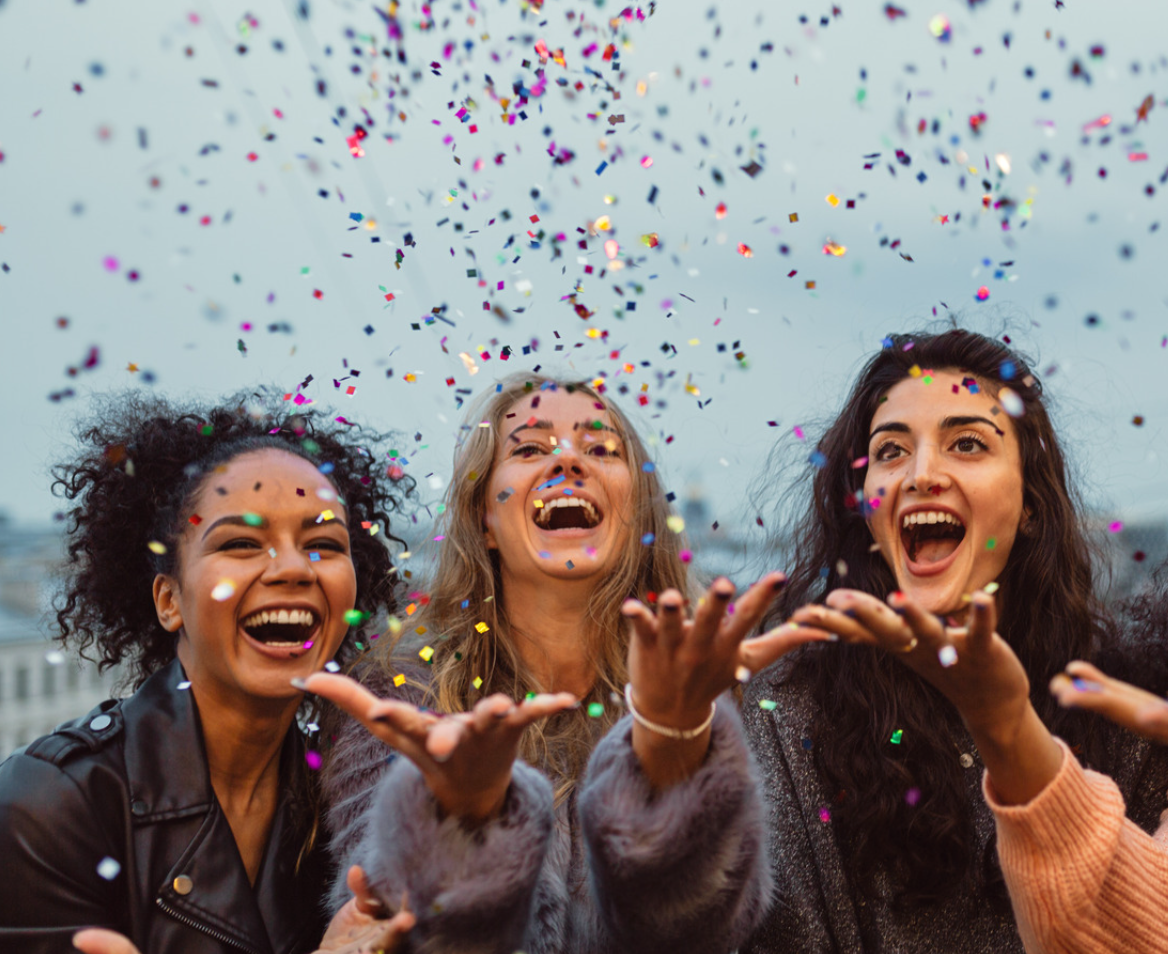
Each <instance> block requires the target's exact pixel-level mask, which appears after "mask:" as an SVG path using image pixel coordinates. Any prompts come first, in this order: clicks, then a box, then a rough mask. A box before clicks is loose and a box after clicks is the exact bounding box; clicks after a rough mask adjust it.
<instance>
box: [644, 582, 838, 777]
mask: <svg viewBox="0 0 1168 954" xmlns="http://www.w3.org/2000/svg"><path fill="white" fill-rule="evenodd" d="M785 582H786V577H784V576H783V574H782V573H770V574H768V575H767V576H764V577H763V578H762V579H761V580H760V581H759V582H758V583H756V584H755V585H754V586H752V587H751V588H750V589H749V590H747V592H746V593H745V594H744V595H743V596H742V598H741V599H739V600H738V601H737V602H735V603H734V605H733V610H732V611H731V609H730V606H731V601H732V600H733V599H734V593H735V590H734V584H732V583H731V582H730V581H729V580H727V579H725V578H719V579H717V580H715V581H714V583H713V584H712V585H711V586H710V589H709V590H708V591H707V592H706V595H705V596H704V597H703V598H702V600H701V601H700V602H699V603H698V607H697V610H696V612H695V613H694V615H693V619H686V614H685V608H684V600H683V598H682V595H681V593H679V592H678V591H677V590H666V591H665V592H664V593H662V594H661V595H660V597H659V598H658V600H657V612H656V613H654V612H653V611H652V610H651V609H649V607H647V606H645V605H644V604H643V603H640V602H639V601H637V600H629V601H628V602H626V603H625V605H624V608H623V612H624V614H625V616H626V618H627V619H628V620H629V623H630V628H631V630H632V633H631V639H630V641H629V681H630V683H631V684H632V694H633V704H634V706H635V707H636V709H637V712H638V713H639V714H640V715H642V716H644V717H645V719H646V720H648V721H651V722H654V723H656V724H658V725H662V726H666V727H669V728H673V729H681V730H686V729H693V728H695V727H697V726H700V725H701V724H702V723H703V722H705V721H706V719H707V718H708V716H709V714H710V706H711V704H712V703H713V702H714V700H715V699H717V698H718V696H720V695H721V694H722V693H723V692H725V691H726V690H727V689H728V688H730V686H732V685H733V684H734V683H735V681H736V677H737V676H739V675H745V673H743V672H742V670H748V671H749V672H751V673H753V672H757V671H758V670H760V669H764V668H766V667H767V666H769V665H770V664H771V663H773V662H774V661H775V660H777V659H778V658H779V657H780V656H782V655H783V654H784V653H787V652H790V651H791V650H792V649H794V648H795V647H796V646H799V645H802V644H803V643H806V642H812V641H817V640H824V639H831V638H832V637H831V636H830V634H827V633H820V632H819V631H817V630H810V629H803V628H801V627H797V626H793V625H790V624H786V625H783V626H780V627H779V628H778V629H775V630H772V631H771V632H768V633H766V634H764V635H762V636H759V637H757V638H755V639H749V640H748V639H746V636H747V634H749V633H751V632H752V631H753V630H754V629H755V628H756V627H757V626H758V624H759V622H760V621H761V620H762V618H763V616H764V615H765V613H766V611H767V609H768V607H769V606H770V605H771V602H772V601H773V600H774V598H775V595H776V594H777V593H778V592H779V590H781V589H782V587H783V585H784V584H785ZM633 732H634V735H633V746H634V748H635V749H636V750H637V752H638V755H639V756H640V757H641V762H642V765H643V766H644V767H645V768H646V770H647V771H648V772H649V774H650V777H651V778H653V780H654V781H655V782H664V781H669V780H673V779H675V778H678V777H684V775H686V774H688V773H689V771H690V770H692V767H693V765H694V764H695V762H696V763H699V764H700V760H701V758H702V757H704V755H705V751H706V749H707V748H708V745H709V737H708V735H706V736H705V737H704V738H702V739H700V740H698V741H697V742H696V743H695V744H694V745H691V746H689V749H690V752H689V755H690V757H689V758H685V759H683V762H684V763H685V764H684V765H683V766H681V767H680V768H678V769H677V771H674V772H672V773H671V772H664V773H655V771H654V769H653V767H651V766H650V765H649V764H648V761H647V760H652V756H651V755H650V754H649V753H650V749H654V748H657V747H660V746H662V745H664V744H666V743H667V741H668V740H667V739H666V737H664V736H660V735H658V736H656V737H653V736H652V735H648V734H646V732H645V730H644V727H643V726H641V725H640V724H637V725H634V729H633ZM675 754H676V753H675ZM654 776H656V777H654Z"/></svg>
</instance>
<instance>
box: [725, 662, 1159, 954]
mask: <svg viewBox="0 0 1168 954" xmlns="http://www.w3.org/2000/svg"><path fill="white" fill-rule="evenodd" d="M783 665H784V664H782V663H780V664H779V665H777V666H774V667H772V668H771V669H770V670H768V671H767V672H765V673H762V674H760V675H759V676H758V677H756V678H755V679H754V681H753V682H752V683H751V684H750V686H749V687H748V689H747V692H746V698H745V700H744V702H743V718H744V722H745V725H746V731H747V735H748V737H749V739H750V743H751V747H752V749H753V750H754V753H755V757H756V758H757V759H758V761H759V763H760V764H761V765H762V769H763V776H764V790H765V792H766V798H767V808H768V822H769V824H770V831H771V837H772V847H771V852H772V856H773V858H774V861H775V877H776V900H775V906H774V908H773V909H772V910H771V913H770V915H769V916H768V917H767V919H766V920H765V922H764V924H763V925H762V927H761V928H760V929H759V931H758V932H757V933H756V934H755V936H754V937H753V938H752V939H751V940H750V941H749V942H748V943H747V944H746V945H745V946H744V948H743V950H744V952H750V954H940V952H945V954H975V952H977V954H982V952H985V954H1023V948H1022V941H1021V939H1020V938H1019V936H1018V929H1017V927H1016V926H1015V923H1014V915H1013V911H1012V910H1011V908H1010V904H1009V902H1008V900H1006V899H1005V898H1004V897H1002V896H1001V895H998V896H991V895H990V894H989V893H988V892H987V891H986V890H985V889H984V888H982V887H980V883H981V882H980V879H979V878H978V877H977V876H976V872H975V871H971V872H970V874H969V877H968V879H967V885H966V887H965V889H964V890H963V891H962V892H960V894H959V895H958V897H956V898H954V899H952V900H950V901H948V902H946V903H944V904H937V905H932V906H928V907H922V908H915V909H910V910H898V909H897V908H895V907H894V906H893V905H892V904H891V903H890V902H889V900H888V898H890V897H891V891H890V890H889V888H890V885H889V883H888V881H887V879H886V878H885V879H883V881H881V882H880V883H878V888H879V889H880V894H881V895H882V897H881V898H877V899H871V898H866V897H865V896H864V894H863V893H862V892H861V891H860V890H859V888H858V887H857V885H856V884H855V883H854V880H853V873H852V872H851V871H850V870H849V868H848V865H847V863H846V857H845V856H844V854H843V853H842V852H841V851H840V847H839V845H838V844H837V842H836V839H835V833H834V831H833V829H832V825H831V821H830V816H825V815H821V809H825V808H828V809H829V806H830V804H831V798H830V796H829V795H828V793H827V792H826V791H824V788H823V783H822V781H821V779H820V776H819V772H818V771H817V769H816V766H815V757H814V752H813V751H812V749H811V746H812V745H813V741H812V738H811V726H812V724H813V723H814V721H815V714H816V703H815V702H814V700H813V699H812V698H811V695H810V693H809V692H808V691H807V690H806V688H805V687H803V686H800V685H795V684H791V683H787V682H785V681H784V676H785V673H784V669H783ZM761 700H770V701H772V702H774V703H776V706H775V708H774V709H773V710H771V711H765V710H763V709H761V708H760V706H759V702H760V701H761ZM1120 744H1121V745H1122V746H1123V753H1122V755H1121V757H1120V759H1119V760H1118V763H1119V764H1120V765H1121V769H1122V770H1121V771H1120V772H1119V773H1118V774H1117V779H1116V780H1117V781H1118V782H1119V784H1120V787H1121V789H1122V790H1123V791H1124V792H1125V795H1127V796H1128V806H1129V808H1128V813H1129V815H1130V816H1131V817H1132V819H1133V820H1134V821H1135V822H1136V823H1137V824H1140V825H1142V826H1143V827H1144V828H1145V829H1146V830H1149V831H1151V830H1153V829H1154V828H1155V827H1156V822H1157V821H1158V818H1159V813H1160V812H1161V811H1162V810H1163V809H1164V807H1165V801H1166V797H1165V789H1166V788H1168V760H1166V759H1164V758H1163V757H1162V756H1155V757H1149V754H1150V751H1151V747H1150V746H1148V745H1147V743H1142V742H1139V741H1138V740H1136V739H1134V737H1132V736H1128V735H1126V734H1125V736H1124V737H1123V741H1122V742H1121V743H1120ZM963 754H964V755H968V756H969V757H970V758H969V759H966V760H963V761H962V762H961V764H962V765H964V766H965V782H966V787H967V789H968V792H969V803H970V805H972V806H973V818H974V827H975V831H976V838H977V844H976V847H975V851H974V854H973V857H974V858H975V859H981V858H983V857H984V855H985V851H986V848H987V845H988V843H989V839H990V837H991V836H992V835H993V833H994V818H993V814H992V812H991V811H990V809H989V806H987V805H986V803H985V799H984V798H983V797H982V792H981V779H982V774H983V772H984V768H983V767H982V764H981V759H980V758H979V757H978V754H977V751H976V749H975V748H974V747H973V742H972V740H971V739H969V737H968V736H965V737H964V739H963V740H962V741H960V742H959V743H958V747H957V748H955V750H954V753H953V757H954V758H955V759H959V758H960V756H961V755H963ZM966 762H968V765H966ZM825 819H826V820H825Z"/></svg>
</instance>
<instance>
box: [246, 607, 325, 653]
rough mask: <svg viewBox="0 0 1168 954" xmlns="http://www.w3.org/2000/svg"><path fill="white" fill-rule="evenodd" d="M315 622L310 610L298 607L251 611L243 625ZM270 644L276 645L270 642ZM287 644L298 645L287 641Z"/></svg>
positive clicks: (310, 623) (295, 624) (287, 624)
mask: <svg viewBox="0 0 1168 954" xmlns="http://www.w3.org/2000/svg"><path fill="white" fill-rule="evenodd" d="M313 622H315V617H314V616H313V614H312V611H311V610H300V609H294V610H289V609H280V610H260V611H259V612H258V613H252V614H251V616H249V617H248V618H247V619H245V620H244V621H243V624H242V625H243V626H244V627H245V628H246V627H248V626H263V625H264V624H265V623H276V624H278V625H283V626H311V625H312V624H313ZM270 645H273V646H274V645H276V644H275V643H272V644H270ZM289 645H298V644H293V643H289Z"/></svg>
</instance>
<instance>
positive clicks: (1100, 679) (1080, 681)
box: [1050, 660, 1168, 745]
mask: <svg viewBox="0 0 1168 954" xmlns="http://www.w3.org/2000/svg"><path fill="white" fill-rule="evenodd" d="M1050 691H1051V693H1052V694H1053V695H1054V696H1055V698H1057V699H1058V702H1059V705H1061V706H1067V707H1068V708H1075V709H1089V710H1091V711H1092V712H1098V713H1099V714H1100V715H1101V716H1103V717H1104V718H1106V719H1110V720H1111V721H1112V722H1114V723H1115V724H1116V725H1118V726H1122V727H1123V728H1125V729H1128V730H1130V731H1132V732H1135V733H1136V734H1137V735H1142V736H1144V737H1145V738H1148V739H1151V740H1152V741H1153V742H1159V743H1161V744H1163V745H1168V701H1166V700H1164V699H1161V698H1160V697H1159V696H1157V695H1154V694H1153V693H1150V692H1147V691H1146V690H1144V689H1140V688H1138V687H1137V686H1133V685H1130V684H1128V683H1126V682H1121V681H1120V680H1118V679H1112V678H1111V677H1110V676H1108V675H1106V674H1105V673H1103V672H1102V671H1100V670H1099V669H1096V668H1095V667H1094V666H1092V665H1091V664H1090V663H1086V662H1080V661H1078V660H1075V661H1074V662H1070V663H1067V670H1066V672H1065V673H1059V674H1058V675H1057V676H1055V677H1054V679H1052V680H1051V681H1050Z"/></svg>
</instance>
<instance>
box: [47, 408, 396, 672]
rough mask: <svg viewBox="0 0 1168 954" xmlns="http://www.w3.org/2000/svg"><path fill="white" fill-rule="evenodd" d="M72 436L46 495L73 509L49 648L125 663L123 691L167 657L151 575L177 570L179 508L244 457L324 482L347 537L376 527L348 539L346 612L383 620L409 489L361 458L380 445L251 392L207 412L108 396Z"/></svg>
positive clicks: (347, 649) (343, 654)
mask: <svg viewBox="0 0 1168 954" xmlns="http://www.w3.org/2000/svg"><path fill="white" fill-rule="evenodd" d="M77 438H78V441H79V443H80V445H81V448H82V449H81V453H80V455H79V456H78V457H77V458H76V459H75V460H72V461H70V462H68V463H64V464H59V465H57V466H56V467H54V468H53V478H54V480H53V492H54V493H55V494H57V495H58V496H62V497H64V498H66V499H67V500H70V501H74V502H75V505H74V506H73V507H72V508H71V509H70V511H69V513H68V524H67V532H68V550H67V558H66V562H65V567H64V569H65V577H66V579H65V586H64V588H63V591H62V593H61V594H60V595H59V596H58V598H57V602H56V605H55V609H56V616H57V623H58V625H59V627H60V633H59V635H58V637H57V638H58V639H59V640H60V642H61V643H62V645H63V646H65V647H66V648H70V649H76V650H77V651H78V652H79V653H80V654H81V655H82V656H83V657H84V658H90V657H89V656H88V655H87V652H88V651H89V650H91V649H95V650H96V654H97V658H96V660H95V661H96V662H97V663H98V666H99V668H100V669H101V670H103V671H104V670H106V669H108V668H110V667H112V666H116V665H119V664H125V666H126V668H127V673H126V679H125V681H126V682H127V683H128V684H129V685H130V686H131V687H132V688H134V689H136V688H138V686H140V685H141V684H142V683H143V682H144V681H145V680H146V678H147V677H148V676H150V675H151V674H152V673H154V672H156V671H157V670H158V669H160V668H161V667H163V666H165V665H166V664H167V663H168V662H170V661H171V660H172V659H173V658H174V657H175V651H176V641H175V638H174V634H173V633H168V632H167V631H166V630H164V629H163V628H162V626H161V624H160V623H159V622H158V617H157V614H156V612H155V608H154V600H153V595H152V586H153V581H154V577H155V576H156V575H157V574H159V573H165V574H170V573H173V572H174V571H175V569H176V567H175V560H176V559H177V552H178V547H177V542H178V537H179V534H180V533H181V532H182V529H183V527H184V525H185V523H186V515H189V510H190V506H191V501H192V500H193V499H194V497H195V496H196V495H197V494H198V492H199V490H200V489H201V488H202V486H203V484H204V482H205V480H206V478H207V475H208V474H210V473H212V472H213V471H214V470H215V468H217V467H219V466H221V465H223V464H225V463H227V462H228V461H230V460H232V459H233V458H235V457H238V456H239V455H240V454H244V453H248V452H250V451H256V450H262V449H265V448H276V449H279V450H283V451H287V452H288V453H290V454H294V455H296V456H298V457H301V458H304V459H305V460H307V461H309V462H311V463H312V464H314V465H315V466H317V467H319V468H320V469H321V471H322V473H325V474H326V476H327V478H328V479H329V480H330V481H331V482H332V484H333V487H334V489H335V490H336V491H337V495H338V497H339V498H340V499H341V500H342V501H343V503H344V505H345V507H346V509H347V511H348V514H349V522H350V525H351V526H354V527H357V526H360V525H361V524H362V523H363V522H368V523H369V524H378V525H379V526H380V528H381V531H382V532H381V533H379V534H378V535H377V536H373V535H371V534H369V533H354V534H353V536H352V543H351V546H352V556H353V565H354V568H355V570H356V575H357V601H356V608H357V609H359V610H361V611H362V612H364V613H366V614H368V615H367V619H369V620H372V621H373V622H374V623H376V622H377V621H378V620H379V619H381V618H382V617H383V615H384V614H387V613H393V612H394V610H395V609H396V605H397V583H398V579H397V574H396V572H395V570H394V568H393V564H392V560H391V557H390V552H389V549H388V546H387V545H388V544H389V543H390V542H391V541H392V542H396V543H398V544H402V545H404V541H402V540H400V539H399V538H398V537H396V536H394V535H393V533H392V532H391V531H390V524H389V517H390V514H395V513H396V514H400V513H401V512H402V507H403V504H404V502H405V501H406V500H407V499H408V498H409V497H410V495H411V494H412V491H413V481H412V479H411V478H409V477H399V478H398V479H397V480H396V482H395V483H393V484H391V483H390V482H389V481H387V480H386V479H385V476H384V474H385V471H384V470H383V464H382V463H381V461H380V459H379V456H378V454H377V453H376V452H375V451H374V450H373V448H375V447H377V446H378V445H379V444H380V443H381V442H382V441H384V440H385V435H381V434H378V433H374V432H370V431H365V430H362V429H361V428H360V427H358V426H355V425H345V424H343V423H339V422H334V421H331V420H329V419H328V418H326V417H325V416H324V415H322V414H321V413H320V412H317V411H315V410H313V409H311V408H304V407H292V408H289V407H288V405H286V404H285V403H284V401H283V400H282V398H281V396H280V395H277V394H276V393H275V392H274V391H265V390H260V391H256V392H254V393H241V394H237V395H234V396H232V397H230V398H228V399H226V400H224V401H222V402H221V403H217V404H214V405H200V404H196V403H192V402H185V403H184V404H183V405H181V406H179V405H177V404H174V403H171V402H170V401H168V400H166V399H165V398H161V397H155V396H151V395H144V394H141V393H136V392H130V393H124V394H113V395H107V396H106V397H104V398H102V399H100V400H99V401H98V402H97V406H96V409H95V413H94V416H93V418H92V419H91V420H89V421H88V422H85V423H83V424H81V425H80V426H79V428H78V430H77ZM151 543H158V544H162V546H161V547H158V546H154V547H151V546H150V544H151ZM156 551H158V552H156ZM360 639H361V629H360V628H359V627H354V628H353V629H352V630H350V632H349V634H348V635H347V636H346V637H345V641H344V643H342V647H341V651H340V653H339V656H340V658H341V660H342V661H345V660H347V659H350V658H352V657H353V656H354V655H355V651H356V649H357V647H356V645H355V644H356V643H357V642H358V641H359V640H360Z"/></svg>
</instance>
